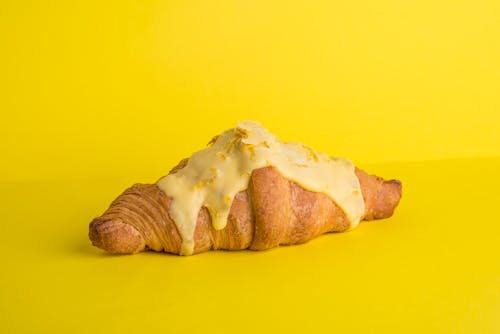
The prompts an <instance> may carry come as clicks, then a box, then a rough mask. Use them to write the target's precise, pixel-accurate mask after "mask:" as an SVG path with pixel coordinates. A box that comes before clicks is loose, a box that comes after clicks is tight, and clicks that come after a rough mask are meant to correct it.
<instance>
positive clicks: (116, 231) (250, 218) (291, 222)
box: [89, 167, 402, 254]
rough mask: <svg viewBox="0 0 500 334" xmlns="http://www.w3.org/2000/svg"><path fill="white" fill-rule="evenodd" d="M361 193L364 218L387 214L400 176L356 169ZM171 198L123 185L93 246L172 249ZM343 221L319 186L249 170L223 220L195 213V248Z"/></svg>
mask: <svg viewBox="0 0 500 334" xmlns="http://www.w3.org/2000/svg"><path fill="white" fill-rule="evenodd" d="M356 175H357V177H358V179H359V182H360V185H361V190H362V193H363V198H364V201H365V214H364V218H363V219H364V220H373V219H381V218H387V217H390V216H391V215H392V214H393V212H394V209H395V208H396V206H397V205H398V203H399V200H400V198H401V188H402V186H401V182H400V181H397V180H391V181H385V180H383V179H382V178H380V177H377V176H373V175H368V174H366V173H365V172H364V171H362V170H360V169H356ZM171 201H172V199H171V198H170V197H169V196H167V195H166V194H165V193H164V192H163V191H162V190H160V189H159V188H158V187H157V185H156V184H136V185H134V186H132V187H131V188H129V189H127V190H125V192H124V193H123V194H121V195H120V196H119V197H118V198H116V200H115V201H113V203H112V204H111V206H110V207H109V208H108V209H107V210H106V212H104V214H103V215H102V216H100V217H97V218H95V219H94V220H93V221H92V222H91V223H90V227H89V238H90V240H91V241H92V244H93V245H94V246H97V247H99V248H102V249H104V250H106V251H108V252H110V253H115V254H132V253H137V252H140V251H143V250H148V249H149V250H154V251H158V252H159V251H165V252H169V253H174V254H179V253H180V250H181V243H182V239H181V236H180V235H179V232H178V231H177V227H176V225H175V223H174V221H173V220H172V219H171V218H170V216H169V213H168V210H169V207H170V203H171ZM348 228H349V222H348V220H347V217H346V215H345V213H344V212H343V211H342V210H341V209H340V208H339V207H338V206H337V205H336V204H335V203H334V202H333V201H332V200H331V199H330V198H329V197H328V196H326V195H325V194H322V193H317V192H312V191H308V190H305V189H303V188H302V187H301V186H299V185H298V184H296V183H294V182H292V181H289V180H288V179H286V178H285V177H283V176H282V175H281V174H280V173H279V171H278V170H277V169H276V168H274V167H264V168H260V169H257V170H254V171H253V173H252V175H251V178H250V182H249V186H248V189H246V190H245V191H241V192H240V193H238V194H237V195H236V196H235V198H234V201H233V203H232V206H231V211H230V214H229V218H228V222H227V225H226V227H225V228H224V229H222V230H215V229H214V228H213V226H212V224H211V221H210V215H209V213H208V210H207V209H206V208H202V209H201V210H200V211H199V214H198V220H197V224H196V230H195V236H194V241H195V246H194V253H195V254H196V253H201V252H204V251H207V250H211V249H225V250H241V249H247V248H248V249H252V250H265V249H269V248H272V247H276V246H279V245H292V244H299V243H304V242H306V241H309V240H311V239H313V238H315V237H317V236H319V235H321V234H323V233H326V232H342V231H345V230H347V229H348Z"/></svg>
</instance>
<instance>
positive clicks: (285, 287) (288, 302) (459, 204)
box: [0, 159, 500, 334]
mask: <svg viewBox="0 0 500 334" xmlns="http://www.w3.org/2000/svg"><path fill="white" fill-rule="evenodd" d="M366 167H367V168H369V169H370V170H371V171H373V172H376V173H379V174H381V175H386V176H388V177H391V176H398V177H399V178H400V179H401V180H402V182H403V184H404V191H405V193H404V199H403V201H402V203H401V206H400V207H399V208H398V210H397V212H396V215H395V216H394V217H393V218H391V219H389V220H383V221H377V222H371V223H362V224H361V225H360V226H359V227H358V228H357V229H356V230H354V231H352V232H347V233H340V234H327V235H324V236H322V237H319V238H318V239H315V240H313V241H311V242H309V243H307V244H303V245H300V246H292V247H281V248H276V249H273V250H270V251H265V252H252V251H242V252H222V251H218V252H208V253H203V254H200V255H195V256H191V257H178V256H174V255H166V254H155V253H143V254H138V255H134V256H109V255H105V254H104V253H102V252H101V251H100V250H98V249H94V248H92V247H91V246H90V245H89V242H88V240H87V239H86V233H87V223H88V222H89V221H90V220H91V219H92V218H93V216H95V215H96V214H97V213H100V212H101V211H102V210H104V209H105V207H106V205H107V204H108V203H109V202H110V201H111V200H112V199H113V198H114V197H115V196H116V195H117V194H118V193H120V192H121V191H122V190H123V189H124V188H125V187H126V186H128V185H129V181H128V180H126V181H123V180H113V181H111V180H105V181H102V180H93V181H87V182H77V181H73V182H67V181H54V182H30V183H3V184H2V185H1V188H0V189H1V192H0V200H1V201H2V203H3V204H2V208H3V210H2V212H3V214H4V216H3V219H2V224H1V225H0V226H1V231H0V241H1V244H2V248H3V251H2V253H1V255H0V257H1V258H0V262H1V263H2V271H3V273H2V275H1V276H0V287H1V290H0V291H1V296H0V308H1V312H0V320H1V321H0V326H1V327H0V331H2V332H3V333H17V332H19V333H27V332H50V333H52V332H62V333H67V332H74V333H95V332H96V333H105V332H122V333H134V332H139V331H140V332H142V333H152V332H158V333H181V332H182V331H183V330H187V332H189V333H201V332H204V333H280V332H290V331H291V332H302V333H304V332H320V331H324V332H332V333H365V332H366V333H422V332H425V333H474V334H475V333H498V332H500V317H499V314H500V265H499V258H500V248H499V245H498V235H499V233H500V224H499V223H498V219H496V218H495V216H496V214H495V213H494V212H495V211H496V210H497V205H498V198H499V195H500V194H499V189H500V179H499V178H498V177H497V176H496V175H495V174H496V173H498V171H499V170H500V159H483V160H479V159H478V160H450V161H441V162H420V163H401V164H391V165H374V166H366Z"/></svg>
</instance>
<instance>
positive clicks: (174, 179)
mask: <svg viewBox="0 0 500 334" xmlns="http://www.w3.org/2000/svg"><path fill="white" fill-rule="evenodd" d="M265 166H274V167H276V168H277V169H278V170H279V171H280V173H281V174H282V175H283V176H285V177H286V178H288V179H289V180H292V181H295V182H296V183H298V184H299V185H301V186H302V187H303V188H305V189H308V190H311V191H315V192H322V193H325V194H326V195H328V196H329V197H330V198H331V199H332V200H333V201H334V202H335V203H336V204H337V205H338V206H339V207H340V208H342V210H343V211H344V212H345V214H346V216H347V218H348V220H349V221H350V227H351V228H354V227H356V226H357V225H358V223H359V221H360V219H361V216H362V215H363V213H364V210H365V207H364V201H363V195H362V193H361V188H360V185H359V181H358V178H357V176H356V174H355V172H354V165H353V164H352V162H351V161H349V160H347V159H344V158H330V157H328V156H327V155H326V154H324V153H318V152H316V151H314V150H313V149H312V148H309V147H307V146H305V145H303V144H301V143H283V142H280V141H279V140H278V139H277V138H276V137H275V136H274V135H273V134H271V133H269V132H268V131H267V130H266V129H265V128H263V127H262V126H261V125H260V124H259V123H257V122H253V121H244V122H240V123H238V127H236V128H234V129H229V130H227V131H225V132H224V133H222V134H221V135H220V136H217V137H215V138H214V139H213V140H212V141H211V142H210V143H209V147H207V148H205V149H204V150H201V151H198V152H196V153H194V154H193V155H192V156H191V157H190V158H189V161H188V163H187V165H186V166H185V167H184V168H183V169H181V170H179V171H177V172H176V173H172V174H169V175H167V176H165V177H163V178H161V179H160V180H159V181H158V187H159V188H160V189H162V190H163V191H164V192H165V193H166V194H167V195H168V196H171V197H172V198H173V200H172V203H171V205H170V209H169V213H170V216H171V217H172V219H173V220H174V221H175V224H176V226H177V229H178V231H179V233H180V235H181V237H182V240H183V241H182V247H181V254H182V255H190V254H192V253H193V249H194V232H195V228H196V221H197V218H198V212H199V210H200V208H201V207H202V206H205V207H206V208H207V209H208V211H209V212H210V216H211V218H212V224H213V226H214V228H215V229H218V230H220V229H223V228H224V227H225V226H226V223H227V218H228V215H229V211H230V209H231V204H232V202H233V199H234V196H235V195H236V194H237V193H238V192H240V191H242V190H245V189H246V188H247V187H248V181H249V179H250V175H251V174H252V171H253V170H255V169H258V168H261V167H265Z"/></svg>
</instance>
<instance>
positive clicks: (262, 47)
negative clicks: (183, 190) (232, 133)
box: [0, 0, 500, 333]
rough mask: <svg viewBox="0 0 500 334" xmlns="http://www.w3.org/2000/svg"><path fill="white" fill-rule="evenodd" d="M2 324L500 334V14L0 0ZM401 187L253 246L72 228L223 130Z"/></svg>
mask: <svg viewBox="0 0 500 334" xmlns="http://www.w3.org/2000/svg"><path fill="white" fill-rule="evenodd" d="M0 43H1V44H0V45H1V49H0V50H1V52H0V73H1V78H2V80H1V81H0V112H1V122H0V124H1V127H0V154H1V158H2V160H1V161H2V163H1V165H0V208H1V212H2V214H3V219H2V221H1V223H0V244H1V245H2V252H1V255H0V260H1V263H2V273H1V275H0V331H1V332H5V333H14V332H68V331H72V332H81V333H90V332H116V331H119V330H121V331H125V332H132V331H139V330H140V331H142V332H148V331H155V332H166V333H178V332H181V331H183V330H187V331H188V332H217V333H233V332H281V331H285V332H286V331H297V332H305V331H312V332H318V331H323V332H327V331H332V332H335V331H339V332H340V331H342V332H344V333H351V332H352V333H354V332H367V333H371V332H376V333H391V332H394V333H401V332H415V333H421V332H424V331H426V332H436V333H498V332H500V265H499V262H500V261H499V259H500V250H499V246H498V241H499V237H498V235H499V233H500V228H499V226H500V224H498V223H497V222H496V221H495V220H497V218H496V216H497V213H496V211H497V204H498V203H497V201H498V198H499V195H500V194H499V191H498V189H500V181H499V178H498V176H497V174H498V171H499V170H500V160H499V158H498V157H500V135H499V132H500V126H499V125H500V2H498V1H496V0H476V1H472V0H462V1H460V0H455V1H451V0H440V1H430V0H424V1H391V0H381V1H368V0H358V1H314V0H310V1H137V2H132V1H39V2H36V1H2V3H1V4H0ZM242 119H254V120H258V121H260V122H261V123H262V124H263V125H264V126H266V127H267V128H269V129H270V130H271V131H272V132H275V133H276V134H278V135H279V137H280V138H282V139H284V140H297V141H301V142H304V143H306V144H308V145H310V146H313V147H315V148H316V149H317V150H319V151H324V152H328V153H329V154H332V155H338V156H347V157H349V158H351V159H352V160H353V161H354V162H355V163H356V164H358V165H359V166H361V167H364V168H366V169H367V170H368V171H369V172H372V173H378V174H380V175H382V176H385V177H387V178H399V179H401V180H402V181H403V184H404V199H403V201H402V203H401V205H400V207H399V208H398V210H397V211H396V214H395V216H394V217H393V218H391V219H390V220H386V221H380V222H374V223H369V224H362V225H361V226H360V228H359V229H357V230H355V231H353V232H350V233H344V234H329V235H326V236H322V237H320V238H318V239H317V240H314V241H311V242H310V243H308V244H305V245H301V246H296V247H283V248H279V249H275V250H272V251H268V252H260V253H255V252H237V253H227V252H211V253H206V254H202V255H197V256H193V257H189V258H181V257H175V256H169V255H164V254H162V255H160V254H150V253H148V254H140V255H136V256H126V257H113V256H106V255H103V253H102V252H101V251H99V250H97V249H94V248H93V247H91V246H90V244H89V242H88V240H87V237H86V233H87V226H88V225H87V224H88V222H89V221H90V220H91V219H92V218H93V217H94V216H96V215H98V214H100V213H101V212H102V211H103V210H104V209H105V208H106V206H107V205H108V204H109V203H110V201H111V200H112V199H113V198H114V197H115V196H116V195H118V194H119V193H120V192H121V191H122V190H123V189H125V188H126V187H127V186H129V185H130V184H132V183H134V182H153V181H155V180H156V179H157V178H158V177H160V176H162V175H163V174H165V173H166V172H167V171H168V170H169V169H170V167H172V165H174V164H175V163H176V162H177V161H178V160H179V159H181V158H183V157H186V156H188V155H190V154H191V153H192V152H193V151H194V150H197V149H199V148H201V147H203V146H204V144H205V143H206V142H207V141H208V140H209V139H210V138H211V137H212V136H213V135H214V134H216V133H218V132H220V131H222V130H224V129H226V128H229V127H233V126H234V125H235V123H236V121H237V120H242Z"/></svg>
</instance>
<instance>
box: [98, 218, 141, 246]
mask: <svg viewBox="0 0 500 334" xmlns="http://www.w3.org/2000/svg"><path fill="white" fill-rule="evenodd" d="M89 239H90V241H91V242H92V245H94V246H96V247H98V248H101V249H103V250H105V251H107V252H109V253H112V254H133V253H137V252H140V251H141V250H143V249H144V248H145V243H144V238H143V237H142V235H141V234H140V233H139V231H137V230H136V229H135V228H134V227H133V226H130V225H128V224H125V223H123V222H122V221H120V220H103V219H101V218H100V217H98V218H95V219H94V220H93V221H92V222H91V223H90V225H89Z"/></svg>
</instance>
